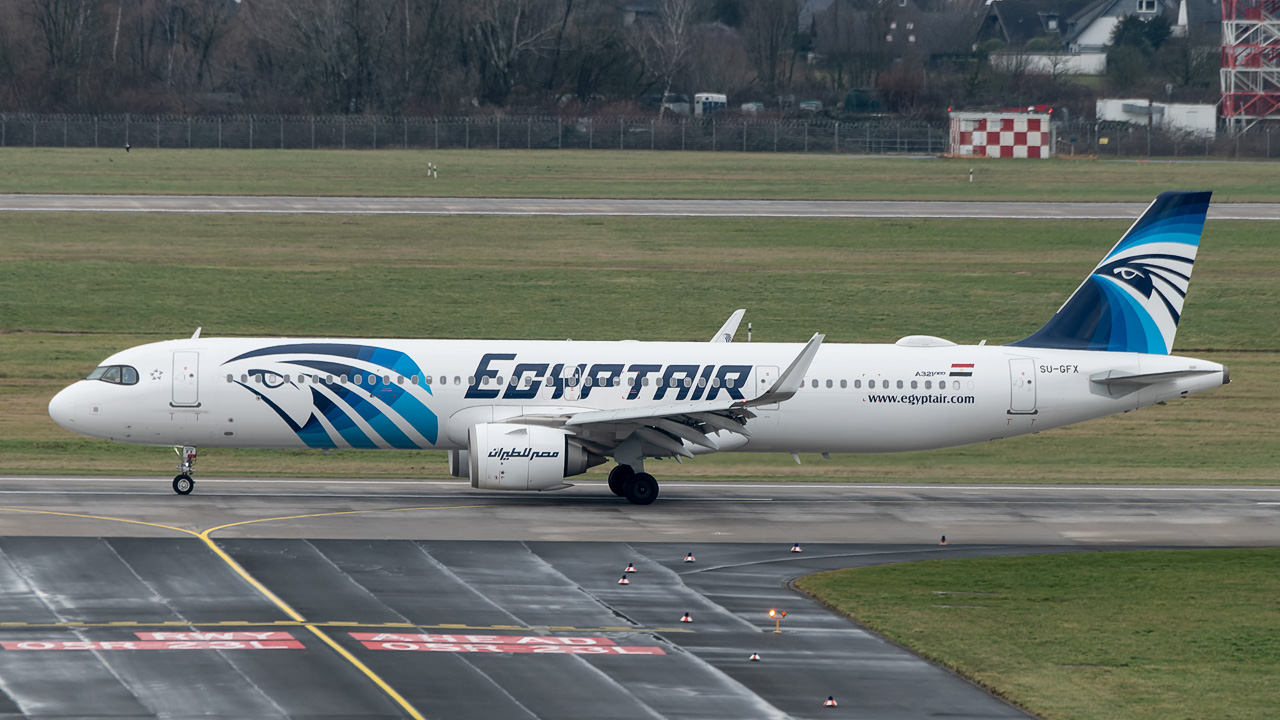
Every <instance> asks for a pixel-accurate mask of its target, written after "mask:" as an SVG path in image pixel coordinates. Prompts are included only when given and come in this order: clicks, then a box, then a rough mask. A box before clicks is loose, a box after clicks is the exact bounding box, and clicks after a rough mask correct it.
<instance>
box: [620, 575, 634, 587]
mask: <svg viewBox="0 0 1280 720" xmlns="http://www.w3.org/2000/svg"><path fill="white" fill-rule="evenodd" d="M618 584H619V585H630V584H631V581H630V580H628V579H627V576H626V575H623V576H622V579H621V580H619V581H618Z"/></svg>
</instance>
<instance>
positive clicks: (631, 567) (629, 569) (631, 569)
mask: <svg viewBox="0 0 1280 720" xmlns="http://www.w3.org/2000/svg"><path fill="white" fill-rule="evenodd" d="M635 571H636V566H635V565H632V564H631V563H627V569H626V570H623V571H622V572H624V573H633V572H635Z"/></svg>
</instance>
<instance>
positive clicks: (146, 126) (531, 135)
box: [0, 113, 947, 155]
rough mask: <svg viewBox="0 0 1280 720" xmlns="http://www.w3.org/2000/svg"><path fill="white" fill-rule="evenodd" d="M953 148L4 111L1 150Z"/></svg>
mask: <svg viewBox="0 0 1280 720" xmlns="http://www.w3.org/2000/svg"><path fill="white" fill-rule="evenodd" d="M126 145H128V146H131V147H136V148H142V147H156V148H238V149H262V148H275V149H351V150H368V149H423V148H430V149H465V148H485V149H498V148H500V149H511V148H525V149H570V148H572V149H584V150H586V149H613V150H702V151H740V152H814V153H837V152H838V153H859V154H863V153H875V154H879V153H903V154H925V155H936V154H940V153H943V152H946V149H947V130H946V127H945V125H943V124H936V123H914V122H840V121H834V120H824V119H809V120H805V119H786V120H768V119H758V118H730V117H713V118H706V119H701V118H699V119H691V118H665V119H662V120H658V119H656V118H636V117H609V118H570V119H566V118H557V117H545V116H514V117H513V116H480V117H346V116H323V117H301V116H281V115H236V116H216V117H207V116H180V117H175V116H143V115H30V114H12V113H10V114H0V146H4V147H10V146H15V147H16V146H28V147H125V146H126Z"/></svg>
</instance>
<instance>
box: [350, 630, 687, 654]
mask: <svg viewBox="0 0 1280 720" xmlns="http://www.w3.org/2000/svg"><path fill="white" fill-rule="evenodd" d="M351 637H352V638H354V639H356V640H359V641H360V644H361V645H364V647H365V648H366V649H368V650H397V651H409V652H452V653H534V654H539V655H666V653H665V652H663V650H662V648H660V647H651V646H624V645H618V644H617V643H615V642H614V641H612V640H610V639H609V638H606V637H552V636H546V635H441V634H424V633H356V632H353V633H351Z"/></svg>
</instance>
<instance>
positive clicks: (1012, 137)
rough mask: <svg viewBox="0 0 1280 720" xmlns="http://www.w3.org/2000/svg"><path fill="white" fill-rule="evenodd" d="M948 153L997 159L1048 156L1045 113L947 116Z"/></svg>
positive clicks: (1047, 123) (1047, 122)
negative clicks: (949, 134) (950, 117)
mask: <svg viewBox="0 0 1280 720" xmlns="http://www.w3.org/2000/svg"><path fill="white" fill-rule="evenodd" d="M951 137H952V146H951V154H952V155H962V156H963V155H971V156H973V155H976V156H979V157H1000V158H1047V157H1049V119H1048V117H1046V116H1030V115H992V116H989V117H983V118H961V117H953V118H952V119H951Z"/></svg>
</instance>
